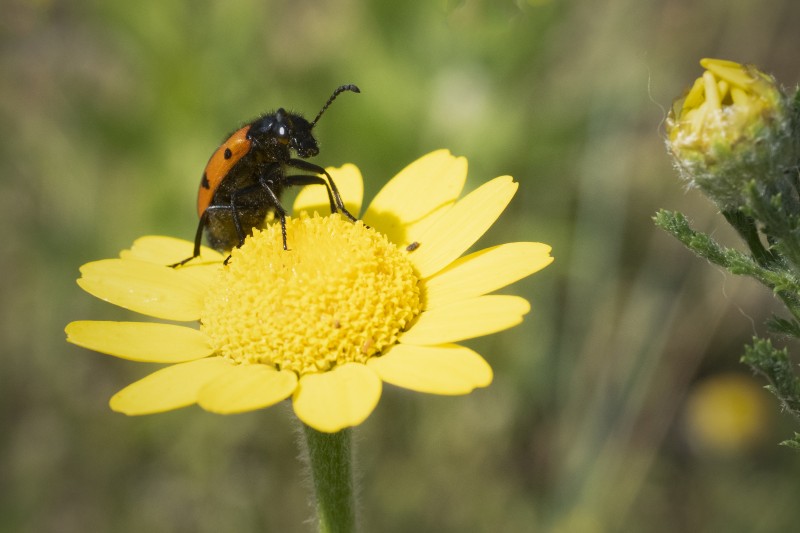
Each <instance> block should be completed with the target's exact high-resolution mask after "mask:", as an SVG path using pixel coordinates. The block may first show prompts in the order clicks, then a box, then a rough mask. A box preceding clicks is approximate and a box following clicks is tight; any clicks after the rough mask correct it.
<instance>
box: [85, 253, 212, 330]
mask: <svg viewBox="0 0 800 533" xmlns="http://www.w3.org/2000/svg"><path fill="white" fill-rule="evenodd" d="M81 274H82V277H81V278H80V279H79V280H78V285H80V286H81V288H82V289H83V290H85V291H86V292H88V293H89V294H91V295H93V296H96V297H98V298H100V299H101V300H105V301H107V302H110V303H113V304H115V305H119V306H120V307H124V308H126V309H130V310H131V311H136V312H137V313H142V314H145V315H150V316H154V317H158V318H164V319H167V320H179V321H192V320H198V319H199V318H200V312H201V310H202V306H203V297H204V296H205V293H206V289H207V286H206V285H204V284H203V283H202V282H200V281H198V280H195V279H193V278H191V277H189V276H185V275H182V274H180V273H178V272H176V271H175V270H174V269H172V268H170V267H168V266H160V265H155V264H153V263H147V262H145V261H138V260H133V259H104V260H102V261H95V262H92V263H87V264H85V265H83V266H82V267H81Z"/></svg>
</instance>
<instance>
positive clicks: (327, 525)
mask: <svg viewBox="0 0 800 533" xmlns="http://www.w3.org/2000/svg"><path fill="white" fill-rule="evenodd" d="M303 429H304V431H305V437H306V444H307V449H308V463H309V467H310V469H311V476H312V479H313V482H314V493H315V496H316V510H317V520H318V524H319V531H320V533H352V532H353V531H355V527H356V512H355V491H354V481H353V461H352V447H351V430H350V429H344V430H342V431H339V432H338V433H322V432H319V431H317V430H315V429H313V428H310V427H308V426H305V425H304V426H303Z"/></svg>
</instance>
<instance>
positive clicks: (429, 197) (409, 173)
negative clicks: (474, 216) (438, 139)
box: [363, 150, 467, 246]
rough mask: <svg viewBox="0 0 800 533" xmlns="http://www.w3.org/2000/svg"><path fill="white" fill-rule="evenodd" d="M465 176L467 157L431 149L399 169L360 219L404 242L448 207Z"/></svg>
mask: <svg viewBox="0 0 800 533" xmlns="http://www.w3.org/2000/svg"><path fill="white" fill-rule="evenodd" d="M466 179H467V160H466V159H465V158H463V157H455V156H453V155H452V154H451V153H450V152H449V151H447V150H437V151H435V152H431V153H429V154H427V155H425V156H423V157H421V158H419V159H417V160H416V161H414V162H413V163H411V164H410V165H408V166H407V167H406V168H404V169H403V170H401V171H400V173H399V174H397V175H396V176H395V177H394V178H392V179H391V180H390V181H389V183H387V184H386V185H385V186H384V187H383V189H381V191H380V192H379V193H378V194H377V196H375V199H374V200H372V203H371V204H370V206H369V208H368V209H367V212H366V213H364V217H363V219H364V223H365V224H367V225H368V226H372V227H373V228H376V229H377V230H379V231H380V232H381V233H383V234H385V235H386V236H388V237H389V240H390V241H392V242H393V243H395V244H397V245H400V246H405V245H406V244H409V243H411V242H413V241H414V240H416V238H417V237H418V236H419V235H421V234H422V233H424V232H425V230H426V229H427V228H428V227H429V226H430V224H431V223H432V222H433V221H434V220H435V219H436V218H438V217H439V216H441V214H442V213H443V212H445V211H446V210H447V209H449V208H450V206H452V205H453V203H454V202H455V201H456V198H458V195H459V194H461V189H463V188H464V182H465V181H466Z"/></svg>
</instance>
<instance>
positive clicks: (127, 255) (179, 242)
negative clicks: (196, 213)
mask: <svg viewBox="0 0 800 533" xmlns="http://www.w3.org/2000/svg"><path fill="white" fill-rule="evenodd" d="M193 251H194V243H192V242H189V241H187V240H184V239H176V238H174V237H165V236H162V235H147V236H145V237H140V238H138V239H136V240H135V241H134V242H133V246H131V248H130V250H123V251H122V252H121V253H120V254H119V256H120V257H121V258H122V259H138V260H139V261H147V262H148V263H155V264H157V265H172V264H175V263H177V262H178V261H182V260H184V259H186V258H187V257H189V256H191V255H192V252H193ZM224 259H225V257H223V256H222V254H221V253H219V252H217V251H216V250H212V249H211V248H208V247H207V246H202V247H200V259H195V260H194V261H193V262H192V264H195V263H197V264H199V263H200V262H209V261H213V262H221V261H223V260H224Z"/></svg>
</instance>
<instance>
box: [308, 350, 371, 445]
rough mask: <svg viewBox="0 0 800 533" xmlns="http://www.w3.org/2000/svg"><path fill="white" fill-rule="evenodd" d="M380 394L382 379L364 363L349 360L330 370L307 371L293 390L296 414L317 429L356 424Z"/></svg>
mask: <svg viewBox="0 0 800 533" xmlns="http://www.w3.org/2000/svg"><path fill="white" fill-rule="evenodd" d="M380 397H381V380H380V378H378V376H377V374H375V372H373V371H372V370H370V369H368V368H367V367H366V366H365V365H361V364H358V363H347V364H345V365H342V366H338V367H336V368H334V369H333V370H331V371H329V372H323V373H320V374H305V375H303V376H300V382H299V383H298V385H297V390H296V391H295V393H294V412H295V414H296V415H297V418H299V419H300V420H302V421H303V422H304V423H305V424H306V425H308V426H311V427H312V428H314V429H316V430H317V431H324V432H325V433H335V432H337V431H340V430H342V429H344V428H346V427H350V426H357V425H358V424H360V423H361V422H363V421H364V420H366V418H367V417H368V416H369V415H370V413H372V411H373V409H375V406H376V405H378V400H379V399H380Z"/></svg>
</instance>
